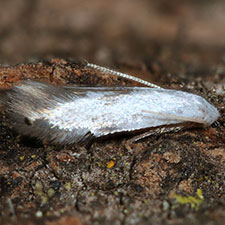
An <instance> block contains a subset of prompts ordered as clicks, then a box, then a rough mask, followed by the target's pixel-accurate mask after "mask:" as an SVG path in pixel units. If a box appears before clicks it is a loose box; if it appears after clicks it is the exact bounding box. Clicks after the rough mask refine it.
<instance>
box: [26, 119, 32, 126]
mask: <svg viewBox="0 0 225 225" xmlns="http://www.w3.org/2000/svg"><path fill="white" fill-rule="evenodd" d="M24 122H25V123H26V124H27V125H28V126H31V125H32V122H31V121H30V120H29V119H28V118H27V117H25V118H24Z"/></svg>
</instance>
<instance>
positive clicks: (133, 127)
mask: <svg viewBox="0 0 225 225" xmlns="http://www.w3.org/2000/svg"><path fill="white" fill-rule="evenodd" d="M86 66H87V67H91V68H93V69H96V70H100V71H101V72H103V73H110V74H114V75H116V76H120V77H125V78H128V79H132V80H135V81H137V82H140V83H142V84H145V85H146V86H148V87H126V86H122V87H74V86H65V87H60V86H53V85H50V84H47V83H41V82H38V81H23V82H21V83H19V84H17V85H15V86H14V87H13V88H12V89H11V90H8V91H6V93H4V96H1V98H0V101H1V103H2V104H4V105H5V107H6V111H7V113H8V115H9V117H10V120H11V121H13V123H14V127H15V129H16V130H17V131H18V132H19V133H22V134H24V135H29V136H31V137H36V138H39V139H41V140H45V141H48V142H52V143H59V144H70V143H78V142H81V141H88V140H90V139H91V138H92V137H95V138H99V137H103V136H107V135H112V134H117V133H123V132H126V133H127V132H136V131H140V132H144V131H146V130H148V129H152V128H155V129H157V128H161V130H163V128H164V130H167V129H168V128H169V129H170V128H171V127H172V129H174V128H177V127H178V126H180V125H184V127H185V126H186V124H191V126H203V127H207V126H210V125H211V124H212V123H213V122H215V121H216V120H217V119H218V117H219V115H220V114H219V112H218V110H217V109H216V108H215V107H214V106H213V105H211V104H210V103H209V102H207V101H206V100H205V99H204V98H202V97H200V96H198V95H195V94H191V93H187V92H183V91H179V90H172V89H164V88H160V87H159V86H157V85H154V84H152V83H149V82H147V81H144V80H141V79H139V78H136V77H133V76H130V75H128V74H123V73H120V72H116V71H113V70H110V69H107V68H104V67H100V66H97V65H94V64H90V63H87V65H86ZM150 133H151V132H150ZM150 133H149V132H147V133H144V135H142V136H141V138H143V137H145V136H148V135H149V134H150Z"/></svg>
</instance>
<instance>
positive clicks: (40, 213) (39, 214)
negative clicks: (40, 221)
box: [35, 211, 43, 218]
mask: <svg viewBox="0 0 225 225" xmlns="http://www.w3.org/2000/svg"><path fill="white" fill-rule="evenodd" d="M35 216H36V217H38V218H40V217H42V216H43V213H42V211H37V212H36V214H35Z"/></svg>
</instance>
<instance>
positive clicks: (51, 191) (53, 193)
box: [48, 188, 55, 198]
mask: <svg viewBox="0 0 225 225" xmlns="http://www.w3.org/2000/svg"><path fill="white" fill-rule="evenodd" d="M54 195H55V190H54V189H53V188H49V189H48V197H49V198H51V197H53V196H54Z"/></svg>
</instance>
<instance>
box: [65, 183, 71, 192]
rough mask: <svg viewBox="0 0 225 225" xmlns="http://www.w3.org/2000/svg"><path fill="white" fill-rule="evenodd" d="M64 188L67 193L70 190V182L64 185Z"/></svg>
mask: <svg viewBox="0 0 225 225" xmlns="http://www.w3.org/2000/svg"><path fill="white" fill-rule="evenodd" d="M64 188H65V189H66V190H68V191H69V190H70V189H71V183H70V182H67V183H65V185H64Z"/></svg>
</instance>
